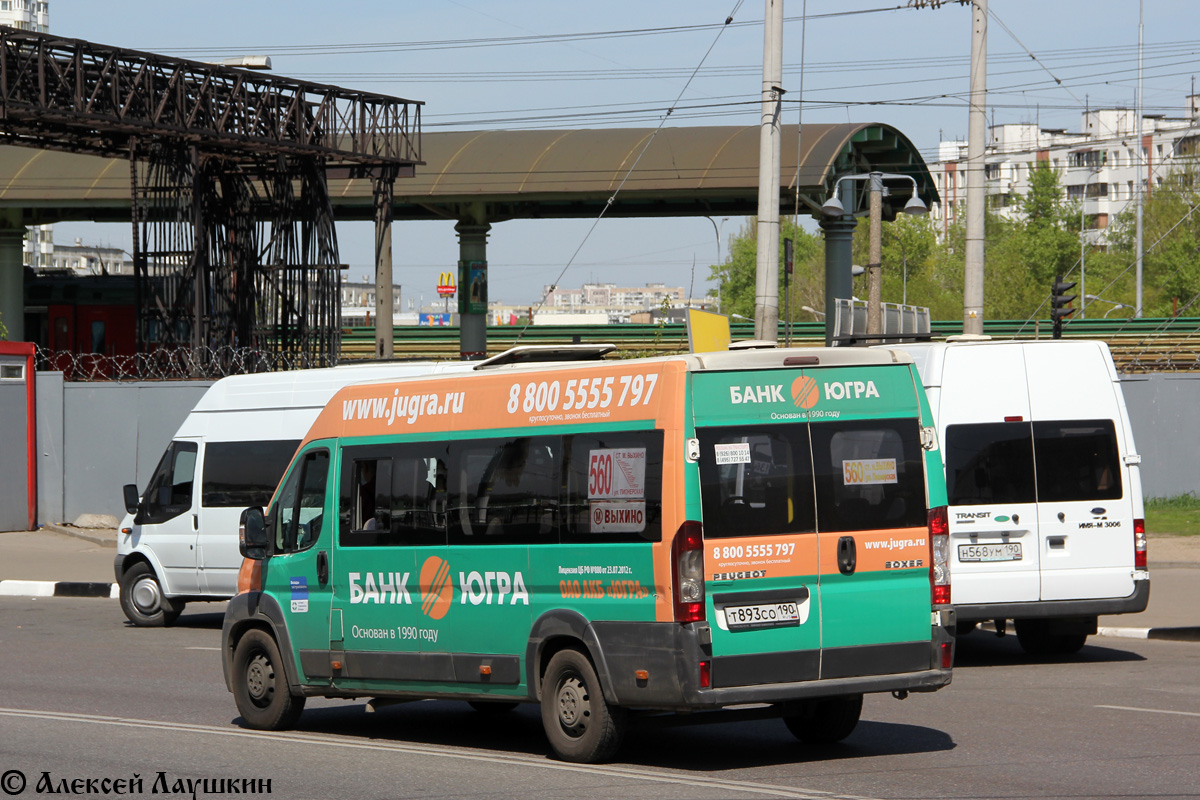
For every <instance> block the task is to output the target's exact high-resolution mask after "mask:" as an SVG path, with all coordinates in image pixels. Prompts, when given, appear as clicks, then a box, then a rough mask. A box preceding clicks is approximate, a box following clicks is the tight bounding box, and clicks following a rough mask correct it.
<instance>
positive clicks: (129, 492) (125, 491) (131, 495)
mask: <svg viewBox="0 0 1200 800" xmlns="http://www.w3.org/2000/svg"><path fill="white" fill-rule="evenodd" d="M121 493H122V495H123V496H124V498H125V510H126V511H128V512H129V513H130V514H135V515H136V514H137V513H138V490H137V484H136V483H127V484H125V485H124V486H122V487H121Z"/></svg>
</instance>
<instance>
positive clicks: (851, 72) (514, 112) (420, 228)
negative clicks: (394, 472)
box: [50, 0, 1200, 308]
mask: <svg viewBox="0 0 1200 800" xmlns="http://www.w3.org/2000/svg"><path fill="white" fill-rule="evenodd" d="M904 5H906V0H808V2H807V11H808V14H809V21H808V23H807V34H806V36H805V52H804V64H805V65H806V66H805V71H804V75H803V90H804V91H803V99H804V101H805V103H804V111H803V115H804V116H803V119H804V121H805V122H848V121H849V122H884V123H888V124H891V125H894V126H896V127H897V128H899V129H900V130H901V131H903V132H904V133H905V134H906V135H907V136H908V137H909V138H910V139H911V140H912V141H913V142H914V144H915V145H916V146H917V148H918V149H920V150H921V152H922V153H923V154H924V155H925V156H926V158H929V159H932V158H933V157H934V155H935V154H936V150H937V143H938V140H939V138H943V137H944V138H965V135H966V129H967V110H966V104H965V101H964V99H963V95H965V92H966V90H967V76H968V68H967V64H968V54H969V41H970V10H969V8H968V7H961V6H959V5H958V3H956V2H955V3H948V4H947V5H945V6H944V7H942V8H941V9H938V10H930V9H911V8H898V6H904ZM990 6H991V11H992V13H993V14H994V19H993V20H992V21H991V24H990V36H989V81H988V85H989V89H995V90H998V91H997V93H996V94H994V95H993V96H992V98H991V99H992V102H993V107H992V109H991V110H990V112H989V115H990V119H991V120H994V121H995V122H996V123H998V124H999V123H1005V122H1034V121H1037V122H1040V123H1041V124H1042V126H1043V127H1060V128H1068V129H1071V130H1075V129H1078V127H1079V115H1080V112H1081V111H1082V110H1083V107H1084V105H1085V104H1086V105H1089V106H1091V107H1097V106H1111V105H1126V106H1130V107H1132V105H1133V103H1134V87H1135V83H1136V80H1135V78H1136V72H1135V69H1136V45H1137V23H1138V2H1137V0H1038V1H1036V2H1035V1H1033V0H991V3H990ZM804 7H805V4H804V2H802V0H786V2H785V5H784V16H785V18H786V19H787V22H786V23H785V28H784V58H783V60H784V87H785V88H786V89H787V90H788V95H787V98H788V100H789V101H791V102H789V104H788V105H787V106H786V107H785V108H786V110H785V121H786V122H789V123H794V122H796V120H797V117H798V114H799V111H798V104H797V103H796V102H794V101H795V100H797V99H799V98H800V97H801V94H800V88H801V73H800V64H801V50H800V45H801V27H802V23H801V21H800V18H801V15H802V10H803V9H804ZM168 9H169V11H168ZM731 12H732V13H733V14H734V23H735V24H733V25H731V26H728V27H726V28H725V29H724V30H723V31H721V32H720V35H719V36H718V31H717V29H716V28H715V27H702V28H697V27H696V26H719V25H720V23H722V22H723V21H724V20H725V18H726V17H727V16H729V15H730V13H731ZM850 12H863V13H850ZM762 19H763V2H762V0H745V2H742V3H740V4H739V3H738V2H737V0H721V1H720V2H713V0H687V1H686V2H661V1H660V2H645V1H644V0H643V2H628V1H627V0H606V2H602V3H578V2H562V0H558V2H541V1H535V0H529V1H527V2H501V1H498V0H496V1H492V2H487V1H485V0H463V1H462V2H459V1H458V0H421V2H412V1H411V0H410V1H408V2H397V0H391V1H390V2H385V1H377V0H365V1H363V0H360V1H359V2H353V3H332V2H312V1H311V0H293V2H243V3H229V2H223V3H218V2H212V1H211V0H209V1H208V2H198V1H197V0H170V2H167V3H164V2H162V0H157V1H156V2H148V1H145V0H122V2H120V3H98V2H96V1H95V0H51V3H50V24H51V31H52V32H54V33H58V34H61V35H64V36H70V37H75V38H81V39H89V40H92V41H97V42H102V43H105V44H112V45H119V46H125V47H135V48H139V49H145V50H154V51H160V52H166V53H170V54H173V55H179V56H184V57H189V58H198V59H215V58H218V57H220V56H233V55H243V54H255V55H258V54H262V55H269V56H271V59H272V61H273V64H274V71H275V73H276V74H279V75H287V76H291V77H297V78H303V79H308V80H314V81H320V82H327V83H333V84H337V85H340V86H345V87H350V88H362V89H366V90H370V91H374V92H381V93H386V94H393V95H396V96H400V97H405V98H409V99H414V100H422V101H424V102H425V106H424V108H423V111H422V115H423V126H424V130H425V131H428V132H432V131H438V130H453V129H459V130H471V129H495V128H530V127H551V128H586V127H615V126H629V125H633V126H644V127H655V126H657V125H658V122H659V119H660V118H661V116H662V113H663V109H665V108H666V107H668V106H669V105H670V104H671V103H672V102H674V101H675V99H676V98H677V97H679V96H680V93H681V91H682V92H683V95H682V99H681V102H680V106H681V110H680V111H678V112H676V113H675V114H673V115H672V116H671V121H670V124H671V125H706V124H711V125H755V124H757V120H758V112H757V105H756V104H757V99H758V93H759V89H760V86H761V59H762V38H763V29H762ZM1000 23H1003V25H1001V24H1000ZM1198 23H1200V3H1197V2H1196V0H1145V43H1146V56H1145V74H1146V78H1145V101H1144V102H1145V106H1146V108H1147V111H1148V112H1157V113H1165V114H1167V115H1169V116H1180V115H1182V113H1183V103H1184V96H1185V95H1186V94H1188V93H1189V92H1190V91H1191V87H1192V85H1193V77H1192V76H1193V75H1194V74H1196V73H1200V24H1198ZM1005 27H1007V29H1008V30H1005ZM650 29H658V30H653V31H652V32H647V31H650ZM613 31H635V32H638V33H637V34H636V35H630V34H624V35H611V34H610V35H606V36H582V37H570V38H555V39H552V40H547V38H546V37H548V36H550V35H560V34H595V33H598V32H613ZM1010 31H1011V33H1010ZM531 37H532V38H531ZM478 40H487V41H484V42H480V41H478ZM497 40H504V41H497ZM514 40H515V41H514ZM714 41H715V45H714ZM422 43H424V44H422ZM429 43H438V44H432V45H431V44H429ZM710 47H711V48H712V50H711V52H710V53H709V54H708V56H707V59H706V60H704V62H703V69H702V70H701V71H700V72H699V73H698V74H697V75H696V77H695V78H694V79H693V80H692V81H691V83H690V84H688V83H687V82H688V76H689V75H690V74H691V73H692V71H693V70H695V69H696V67H697V66H698V65H700V63H701V59H702V58H704V57H705V53H706V51H709V48H710ZM1026 48H1027V49H1028V50H1029V51H1032V52H1033V54H1034V55H1036V56H1037V57H1038V61H1034V60H1033V59H1031V58H1030V57H1029V55H1027V54H1026V52H1025V51H1026ZM1056 79H1057V80H1061V81H1062V84H1061V85H1059V84H1058V83H1056ZM685 85H687V88H686V90H685V88H684V87H685ZM697 104H704V105H705V106H706V108H705V109H704V110H702V111H701V110H698V109H691V108H688V106H691V105H697ZM989 121H990V120H989ZM744 221H745V220H743V219H730V220H728V221H725V222H721V221H720V220H718V222H719V223H720V231H721V235H722V239H724V240H726V241H727V240H728V237H729V236H730V235H731V234H732V233H734V232H736V231H737V230H738V228H740V227H741V225H742V224H743V223H744ZM591 226H592V222H591V221H587V220H561V221H555V220H541V221H512V222H506V223H500V224H497V225H494V226H493V228H492V233H491V239H490V242H489V250H488V254H489V263H490V265H491V270H490V294H491V299H493V300H502V301H505V302H512V303H533V302H536V300H537V299H538V297H539V296H540V294H541V288H542V286H543V285H544V284H546V283H550V282H553V281H554V280H555V279H556V278H557V276H558V275H559V273H560V272H561V270H562V268H563V267H564V266H565V265H566V263H567V262H568V261H569V260H570V259H571V257H572V254H574V253H575V252H576V250H577V249H578V248H579V247H580V243H581V242H582V241H583V239H584V236H585V234H586V232H587V230H588V229H589V228H590V227H591ZM56 236H57V237H58V238H59V240H60V241H65V242H69V241H71V240H72V239H73V238H74V237H76V236H81V237H83V238H84V239H85V240H87V241H90V242H96V243H112V244H115V245H118V246H122V247H128V242H129V230H128V226H113V225H105V226H101V225H92V224H70V225H68V224H63V225H60V226H58V230H57V232H56ZM339 238H340V246H341V251H342V252H341V256H342V260H343V261H344V262H346V263H349V264H350V265H351V270H350V272H349V274H348V276H347V278H348V279H351V280H355V281H357V280H361V279H362V278H363V277H364V276H369V275H370V274H371V272H372V270H373V267H372V264H373V258H374V256H373V250H372V247H373V245H372V241H373V238H372V228H371V226H370V224H368V223H345V224H341V225H339ZM723 249H724V246H723ZM393 251H394V256H393V259H394V264H395V277H396V281H397V282H398V283H400V284H402V286H403V289H402V304H403V307H404V308H407V307H408V305H409V300H410V299H411V300H418V299H419V298H421V297H424V299H425V301H426V302H429V301H430V300H432V298H433V296H434V285H435V284H436V282H437V276H438V273H439V272H441V271H443V270H444V269H446V268H449V267H451V266H453V265H454V264H455V263H456V262H457V259H458V248H457V242H456V238H455V234H454V231H453V224H452V223H433V222H428V223H414V222H405V223H397V224H396V225H395V228H394V230H393ZM716 256H717V237H716V235H715V231H714V227H713V223H712V222H710V221H709V220H707V219H704V218H689V219H672V220H661V219H656V220H603V221H601V223H600V224H599V225H598V226H597V227H596V230H595V232H594V233H593V234H592V235H591V237H590V238H589V239H588V240H587V243H586V245H584V247H583V248H582V250H581V251H580V252H579V255H578V256H577V257H576V259H575V262H574V264H573V265H572V267H571V268H570V270H568V272H567V273H566V275H565V276H564V277H563V278H562V280H561V285H563V286H567V287H573V286H578V285H580V284H581V283H583V282H585V281H589V280H598V281H609V282H614V283H618V284H622V285H641V284H644V283H646V282H648V281H663V282H666V283H667V284H669V285H682V286H684V287H687V286H688V285H689V283H691V282H692V281H693V277H692V275H693V264H694V265H695V268H694V285H695V289H694V291H695V293H696V294H697V295H699V294H702V293H703V292H704V291H705V290H706V289H707V283H706V279H707V276H708V273H709V269H708V268H709V265H710V264H712V263H714V262H715V260H716Z"/></svg>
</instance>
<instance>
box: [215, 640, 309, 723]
mask: <svg viewBox="0 0 1200 800" xmlns="http://www.w3.org/2000/svg"><path fill="white" fill-rule="evenodd" d="M233 698H234V701H235V702H236V703H237V708H238V711H239V712H241V714H242V719H243V720H245V722H246V725H247V726H249V727H251V728H255V729H257V730H262V731H282V730H287V729H288V728H291V727H292V726H293V725H295V724H296V720H297V719H299V718H300V712H301V711H303V710H304V700H305V698H304V696H303V695H293V694H292V693H291V692H290V691H289V690H288V682H287V675H286V674H285V673H284V671H283V659H282V658H281V657H280V655H279V647H278V646H276V644H275V640H274V639H272V638H271V636H270V634H268V633H266V632H265V631H262V630H258V629H254V630H250V631H247V632H246V634H245V635H244V636H243V637H242V638H241V640H240V641H239V642H238V644H237V649H236V650H234V652H233Z"/></svg>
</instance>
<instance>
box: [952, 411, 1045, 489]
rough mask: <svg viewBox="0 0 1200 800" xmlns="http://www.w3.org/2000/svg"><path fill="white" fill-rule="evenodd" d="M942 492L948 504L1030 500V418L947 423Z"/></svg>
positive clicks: (1031, 470) (1031, 453) (1031, 475)
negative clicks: (944, 476) (1028, 420)
mask: <svg viewBox="0 0 1200 800" xmlns="http://www.w3.org/2000/svg"><path fill="white" fill-rule="evenodd" d="M942 452H943V453H944V454H945V458H946V494H947V495H948V497H949V502H950V505H952V506H969V505H981V504H985V503H1032V502H1034V500H1035V499H1036V495H1035V492H1034V478H1033V431H1032V430H1031V429H1030V426H1029V423H1028V422H986V423H980V424H974V425H949V426H947V427H946V441H945V448H944V449H943V451H942Z"/></svg>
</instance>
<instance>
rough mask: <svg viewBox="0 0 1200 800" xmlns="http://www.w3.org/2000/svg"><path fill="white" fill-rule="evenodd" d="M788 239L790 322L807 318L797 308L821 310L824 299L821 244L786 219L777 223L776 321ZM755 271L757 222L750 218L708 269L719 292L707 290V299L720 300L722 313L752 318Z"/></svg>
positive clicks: (781, 303) (783, 305) (817, 237)
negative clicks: (722, 256)
mask: <svg viewBox="0 0 1200 800" xmlns="http://www.w3.org/2000/svg"><path fill="white" fill-rule="evenodd" d="M788 237H791V239H792V241H793V243H794V245H793V249H792V263H793V270H792V275H791V279H790V287H789V293H790V295H791V312H792V319H793V320H805V319H811V317H810V315H809V314H808V312H805V311H801V310H800V309H801V306H805V305H807V306H811V307H813V308H818V309H819V308H822V307H823V305H824V302H825V300H824V297H825V241H824V238H823V237H822V236H821V235H820V234H815V233H809V232H808V231H806V230H804V229H803V228H800V227H797V226H796V225H795V224H794V223H793V222H792V220H791V219H790V218H783V219H781V220H780V237H779V318H780V319H783V318H784V310H785V308H786V307H787V304H786V303H785V302H784V294H783V287H784V274H783V270H784V260H783V240H784V239H786V238H788ZM757 269H758V221H757V219H755V218H754V217H750V218H748V219H747V220H746V222H745V224H743V225H742V228H741V230H740V231H738V232H737V233H736V234H734V235H733V236H732V237H731V238H730V241H729V253H728V254H727V255H726V257H725V261H724V262H723V263H721V264H717V265H715V266H712V267H710V268H709V279H710V280H715V281H716V282H717V284H718V286H719V287H720V289H719V290H718V289H710V290H709V291H708V294H709V296H710V297H717V296H718V291H719V293H720V295H719V296H720V298H721V313H722V314H738V315H740V316H743V317H746V318H748V319H753V318H754V295H755V273H756V272H757Z"/></svg>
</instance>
